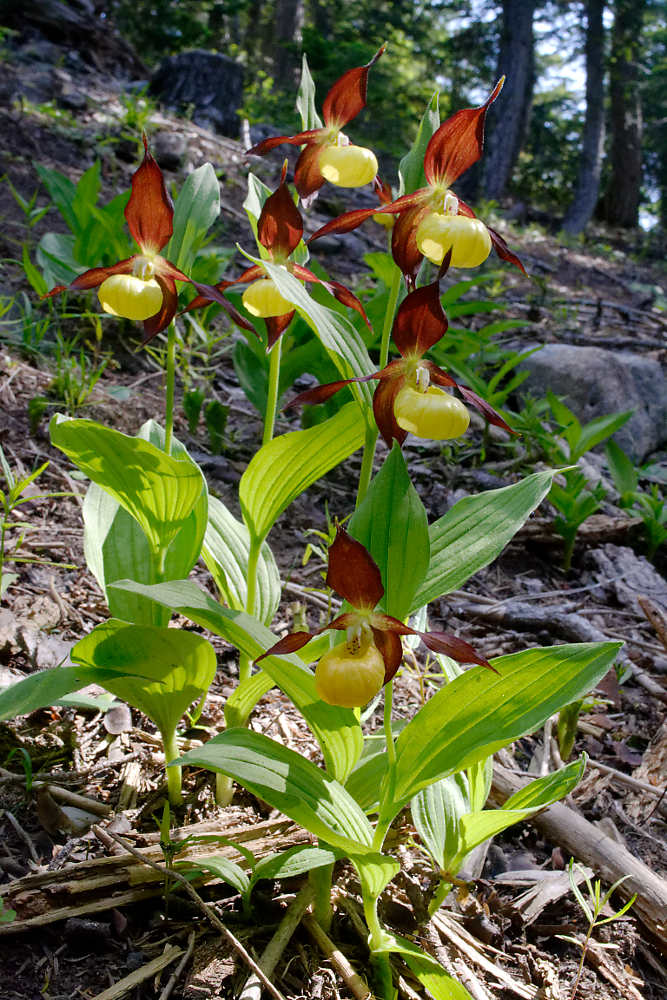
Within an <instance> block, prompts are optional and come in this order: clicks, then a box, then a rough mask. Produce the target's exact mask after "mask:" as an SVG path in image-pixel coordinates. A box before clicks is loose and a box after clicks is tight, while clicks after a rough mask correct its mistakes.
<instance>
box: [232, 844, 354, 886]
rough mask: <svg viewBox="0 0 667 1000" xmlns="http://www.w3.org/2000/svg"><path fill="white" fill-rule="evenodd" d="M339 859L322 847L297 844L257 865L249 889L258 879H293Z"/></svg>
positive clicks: (337, 854) (335, 854) (271, 855)
mask: <svg viewBox="0 0 667 1000" xmlns="http://www.w3.org/2000/svg"><path fill="white" fill-rule="evenodd" d="M339 857H340V853H339V852H337V851H326V850H324V848H322V847H308V846H304V845H303V844H299V845H297V846H296V847H290V848H288V850H286V851H281V852H280V853H279V854H269V855H268V857H266V858H262V860H261V861H259V862H258V863H257V866H256V867H255V870H254V871H253V873H252V878H251V879H250V887H251V888H252V886H254V885H255V883H256V882H259V881H260V879H263V878H270V879H274V878H276V879H278V878H294V876H295V875H303V873H304V872H309V871H312V870H313V869H314V868H322V867H323V866H324V865H332V864H333V863H334V861H336V860H337V859H338V858H339Z"/></svg>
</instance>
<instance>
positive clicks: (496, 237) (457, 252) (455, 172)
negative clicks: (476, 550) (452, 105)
mask: <svg viewBox="0 0 667 1000" xmlns="http://www.w3.org/2000/svg"><path fill="white" fill-rule="evenodd" d="M504 82H505V78H504V77H502V78H501V79H500V80H499V81H498V83H497V84H496V86H495V87H494V88H493V91H492V92H491V94H490V95H489V97H488V98H487V99H486V101H485V102H484V104H482V105H481V106H480V107H478V108H466V109H465V110H463V111H457V112H456V114H454V115H452V116H451V118H448V119H447V121H445V122H443V124H442V125H441V126H440V128H438V129H437V130H436V131H435V132H434V133H433V135H432V136H431V139H430V140H429V143H428V145H427V147H426V152H425V154H424V176H425V177H426V181H427V187H423V188H420V189H419V190H418V191H413V192H412V193H410V194H404V195H403V196H402V197H400V198H397V199H396V201H393V202H391V204H388V205H384V206H383V207H382V208H381V209H358V210H356V211H352V212H346V213H345V214H344V215H341V216H339V218H338V219H334V220H333V221H332V222H329V223H327V225H326V226H322V228H321V229H318V230H317V232H316V233H314V234H313V235H312V236H311V237H310V241H309V242H311V241H312V240H316V239H319V237H320V236H325V235H327V234H328V233H347V232H350V230H352V229H356V228H357V226H359V225H361V223H362V222H363V221H364V220H365V219H368V218H369V217H370V216H377V215H378V213H382V214H384V213H388V214H391V215H395V216H397V218H396V223H395V225H394V229H393V232H392V254H393V257H394V260H395V261H396V263H397V264H398V266H399V267H400V269H401V271H402V272H403V274H404V275H405V276H406V278H407V280H408V282H409V284H410V285H412V286H414V282H415V277H416V274H417V271H418V270H419V265H420V264H421V261H422V257H428V258H429V260H432V261H433V262H434V263H436V264H441V263H442V261H443V259H444V257H445V254H446V253H447V251H448V250H449V249H450V248H451V250H452V255H451V265H452V267H477V266H478V265H479V264H481V263H483V261H485V260H486V258H487V257H488V255H489V253H490V251H491V247H492V246H493V247H494V248H495V251H496V253H497V254H498V256H499V257H501V258H502V259H503V260H506V261H508V262H509V263H510V264H514V265H515V266H516V267H518V268H519V270H521V271H523V270H524V268H523V264H522V263H521V261H520V260H519V258H518V257H517V256H516V254H514V253H512V251H511V250H510V249H509V247H508V246H507V244H506V243H505V240H504V239H503V238H502V236H501V235H500V234H499V233H497V232H496V231H495V230H494V229H491V228H490V227H489V226H485V225H484V223H483V222H480V220H479V219H477V218H476V217H475V213H474V212H473V210H472V209H471V208H470V206H469V205H466V204H465V202H463V201H461V200H460V199H459V198H457V196H456V195H455V194H454V192H453V191H451V190H450V185H451V184H453V183H454V182H455V181H456V180H457V179H458V178H459V177H460V176H461V174H463V173H464V172H465V171H466V170H468V168H469V167H471V166H472V165H473V163H476V162H477V160H479V158H480V157H481V155H482V148H483V145H484V121H485V118H486V112H487V110H488V109H489V107H490V106H491V104H493V102H494V101H495V99H496V97H497V96H498V94H499V93H500V91H501V90H502V86H503V83H504ZM524 273H525V272H524Z"/></svg>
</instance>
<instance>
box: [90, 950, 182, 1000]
mask: <svg viewBox="0 0 667 1000" xmlns="http://www.w3.org/2000/svg"><path fill="white" fill-rule="evenodd" d="M182 954H183V949H182V948H179V947H178V945H175V944H171V945H169V946H168V947H167V948H165V950H164V952H163V953H162V955H159V956H158V957H157V958H154V959H153V961H152V962H147V963H146V965H142V966H141V968H140V969H135V970H134V972H131V973H130V974H129V976H125V977H124V978H123V979H119V981H118V982H117V983H114V984H113V986H110V987H109V988H108V989H107V990H104V991H103V992H102V993H98V994H97V996H96V997H93V1000H119V997H124V996H125V994H126V993H130V992H131V991H132V990H133V989H134V988H135V986H138V985H139V983H143V982H145V981H146V980H147V979H150V978H151V977H152V976H154V975H156V974H157V973H158V972H161V971H162V969H165V968H166V967H167V966H168V965H171V963H172V962H173V961H174V959H176V958H178V956H179V955H182Z"/></svg>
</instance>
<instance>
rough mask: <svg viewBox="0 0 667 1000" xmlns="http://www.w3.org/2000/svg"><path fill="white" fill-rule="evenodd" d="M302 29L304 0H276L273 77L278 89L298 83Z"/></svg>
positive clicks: (288, 87)
mask: <svg viewBox="0 0 667 1000" xmlns="http://www.w3.org/2000/svg"><path fill="white" fill-rule="evenodd" d="M302 30H303V0H276V13H275V20H274V44H275V54H274V60H273V79H274V83H275V86H276V89H278V90H289V89H290V88H292V87H293V86H294V84H295V83H296V78H297V71H298V68H299V66H300V62H301V60H300V56H299V53H300V49H301V32H302Z"/></svg>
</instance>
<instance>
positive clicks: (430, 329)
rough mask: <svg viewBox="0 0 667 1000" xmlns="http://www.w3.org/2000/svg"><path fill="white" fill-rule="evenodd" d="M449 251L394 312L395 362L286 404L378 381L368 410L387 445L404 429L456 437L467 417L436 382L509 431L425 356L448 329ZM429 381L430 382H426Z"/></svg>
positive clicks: (400, 440)
mask: <svg viewBox="0 0 667 1000" xmlns="http://www.w3.org/2000/svg"><path fill="white" fill-rule="evenodd" d="M449 256H450V254H449V252H448V253H447V255H446V257H445V260H444V261H443V264H442V266H441V268H440V273H439V275H438V277H437V278H436V280H435V281H434V282H432V283H431V284H430V285H424V286H423V287H422V288H418V289H416V290H415V291H412V292H410V293H409V294H408V295H407V296H406V297H405V299H404V300H403V302H402V303H401V305H400V306H399V308H398V311H397V313H396V319H395V321H394V326H393V330H392V336H393V338H394V343H395V344H396V347H397V348H398V352H399V354H400V355H401V358H400V360H398V359H397V360H396V361H390V362H389V364H388V365H387V366H386V368H383V369H382V371H380V372H374V374H373V375H365V376H360V377H357V378H351V379H343V380H341V381H339V382H330V383H329V384H328V385H318V386H315V388H314V389H308V390H307V391H306V392H302V393H301V394H300V395H298V396H296V397H295V398H294V399H293V400H291V401H290V403H289V404H288V405H289V406H300V405H302V404H303V403H324V402H325V401H326V400H327V399H329V398H330V397H331V396H333V395H334V394H335V393H336V392H338V391H339V390H340V389H342V388H343V386H346V385H349V384H350V383H351V382H369V381H371V380H372V379H377V381H378V386H377V389H376V390H375V392H374V394H373V413H374V415H375V422H376V423H377V425H378V428H379V431H380V433H381V434H382V437H383V438H384V440H385V441H386V442H387V445H388V446H389V447H391V443H392V441H398V443H399V444H403V442H404V441H405V438H406V437H407V434H408V432H410V433H412V434H415V435H416V436H417V437H422V438H430V439H432V440H436V441H445V440H450V439H453V438H457V437H460V436H461V435H462V434H464V433H465V431H466V430H467V428H468V424H469V422H470V416H469V414H468V411H467V409H466V407H465V406H464V405H463V403H462V402H461V401H460V400H458V399H457V398H456V397H455V396H452V395H450V394H449V393H446V392H442V390H441V389H439V388H435V386H443V387H445V388H454V389H457V390H458V392H460V394H461V395H462V396H463V398H464V399H465V400H466V401H467V402H468V403H470V404H471V405H472V406H474V407H475V408H476V409H477V410H479V412H480V413H481V414H482V416H484V417H485V418H486V419H487V420H488V421H489V423H491V424H495V426H496V427H502V428H503V429H504V430H506V431H508V432H509V433H510V434H513V433H514V432H513V431H512V430H511V428H510V427H508V425H507V424H506V423H505V421H504V420H503V419H502V417H501V416H499V414H497V413H496V411H495V410H494V409H493V408H492V407H491V406H489V404H488V403H486V402H484V400H483V399H480V397H479V396H478V395H477V394H476V393H474V392H473V391H472V389H468V388H467V387H466V386H463V385H459V384H458V383H457V382H455V381H454V379H453V378H452V377H451V375H448V374H447V372H445V371H443V370H442V368H439V367H438V366H437V365H436V364H435V363H434V362H433V361H427V360H425V359H424V354H426V352H427V351H428V350H429V349H430V348H431V347H433V345H434V344H437V342H438V341H439V340H440V339H441V337H443V336H444V334H445V333H446V332H447V326H448V323H447V317H446V316H445V313H444V310H443V308H442V305H441V304H440V288H439V283H440V278H441V277H442V275H443V274H444V272H445V271H446V269H447V267H448V264H449ZM431 383H434V385H431Z"/></svg>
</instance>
